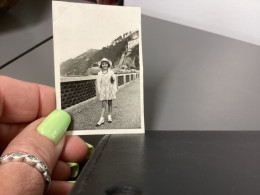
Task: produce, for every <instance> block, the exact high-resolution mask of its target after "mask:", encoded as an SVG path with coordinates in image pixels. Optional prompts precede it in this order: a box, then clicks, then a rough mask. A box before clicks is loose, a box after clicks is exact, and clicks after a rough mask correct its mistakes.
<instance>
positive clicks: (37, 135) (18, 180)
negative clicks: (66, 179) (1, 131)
mask: <svg viewBox="0 0 260 195" xmlns="http://www.w3.org/2000/svg"><path fill="white" fill-rule="evenodd" d="M70 121H71V119H70V116H69V115H68V114H67V113H66V112H65V111H62V110H55V111H53V112H52V113H51V114H50V115H48V116H47V117H46V118H45V119H44V120H43V118H42V119H38V120H36V121H34V122H33V123H31V124H30V125H28V126H27V127H26V128H25V129H24V130H23V131H22V132H21V133H19V134H18V135H17V136H16V137H15V138H14V139H13V140H12V141H11V142H10V144H9V145H8V146H7V148H6V149H5V151H4V152H3V154H2V156H3V155H6V154H10V153H13V152H23V153H26V154H32V155H34V156H36V157H37V158H39V159H40V160H42V161H43V162H44V163H45V164H46V165H47V167H48V169H49V171H50V172H52V170H53V168H54V167H55V164H56V162H57V160H58V158H59V155H60V153H61V151H62V148H63V146H64V142H65V136H63V135H64V134H65V132H66V130H67V128H68V126H69V124H70ZM0 172H1V174H4V175H5V176H4V177H2V176H1V178H0V183H1V184H2V183H3V182H4V183H5V185H4V187H1V188H3V189H1V191H2V190H4V192H6V193H5V194H10V193H11V194H16V192H17V194H23V193H24V194H27V193H28V192H31V193H32V194H42V193H43V191H44V186H45V180H44V179H43V176H42V174H41V173H40V172H39V171H38V170H37V169H35V168H33V167H32V166H30V165H28V164H26V163H24V162H9V163H5V164H2V165H1V166H0ZM10 175H11V176H12V177H10ZM2 178H4V180H3V179H2ZM2 181H3V182H2ZM17 184H19V185H17ZM8 190H10V191H8ZM2 192H3V191H2ZM9 192H10V193H9Z"/></svg>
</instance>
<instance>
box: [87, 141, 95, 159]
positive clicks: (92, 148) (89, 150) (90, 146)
mask: <svg viewBox="0 0 260 195" xmlns="http://www.w3.org/2000/svg"><path fill="white" fill-rule="evenodd" d="M85 143H86V145H87V147H88V154H87V156H86V159H89V158H90V157H91V155H92V154H93V152H94V150H95V148H94V146H92V145H91V144H89V143H87V142H85Z"/></svg>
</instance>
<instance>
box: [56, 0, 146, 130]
mask: <svg viewBox="0 0 260 195" xmlns="http://www.w3.org/2000/svg"><path fill="white" fill-rule="evenodd" d="M53 36H54V37H53V40H54V60H55V86H56V98H57V108H58V109H63V110H65V111H67V112H68V113H69V114H70V116H71V118H72V122H71V125H70V127H69V129H68V134H77V135H85V134H124V133H144V106H143V58H142V40H141V37H142V35H141V9H140V8H138V7H123V6H108V5H96V4H88V3H72V2H62V1H53Z"/></svg>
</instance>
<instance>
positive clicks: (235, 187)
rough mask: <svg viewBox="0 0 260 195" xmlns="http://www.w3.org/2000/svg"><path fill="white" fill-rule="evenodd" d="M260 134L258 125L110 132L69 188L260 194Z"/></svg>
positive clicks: (87, 191)
mask: <svg viewBox="0 0 260 195" xmlns="http://www.w3.org/2000/svg"><path fill="white" fill-rule="evenodd" d="M259 140H260V132H254V131H250V132H239V131H219V132H216V131H213V132H212V131H211V132H207V131H203V132H202V131H186V132H183V131H182V132H180V131H179V132H178V131H175V132H170V131H163V132H156V131H148V132H146V134H145V135H106V136H104V137H103V139H102V140H101V141H100V142H99V144H98V146H97V148H96V151H95V153H94V155H93V156H92V158H91V159H90V160H89V162H88V163H87V165H86V166H85V168H84V169H83V171H82V172H81V174H80V176H79V178H78V180H77V182H76V184H75V187H74V188H73V190H72V192H71V194H73V195H74V194H95V195H96V194H97V195H98V194H106V192H105V191H106V190H108V189H111V188H113V187H114V188H113V190H115V189H122V188H123V190H125V191H128V193H121V194H131V193H130V192H136V193H132V194H149V195H150V194H211V195H214V194H229V195H230V194H235V195H238V194H260V185H259V182H260V141H259ZM126 186H128V187H126ZM111 194H120V193H111Z"/></svg>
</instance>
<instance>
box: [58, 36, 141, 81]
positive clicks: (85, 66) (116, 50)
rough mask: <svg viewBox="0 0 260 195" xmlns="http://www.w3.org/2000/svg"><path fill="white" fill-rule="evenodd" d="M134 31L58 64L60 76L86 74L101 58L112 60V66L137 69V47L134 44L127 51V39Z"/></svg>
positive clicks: (128, 39)
mask: <svg viewBox="0 0 260 195" xmlns="http://www.w3.org/2000/svg"><path fill="white" fill-rule="evenodd" d="M137 33H138V31H137V32H135V33H131V32H130V33H125V34H124V35H123V37H122V36H119V37H117V38H116V39H115V40H113V41H112V42H111V44H110V45H109V46H107V47H103V48H102V49H101V50H95V49H90V50H88V51H87V52H84V53H82V54H80V55H79V56H77V57H75V58H73V59H69V60H67V61H65V62H63V63H62V64H61V66H60V73H61V76H65V77H66V76H87V75H88V74H89V69H90V68H91V67H92V65H93V64H97V63H98V62H99V61H100V60H101V59H102V58H104V57H105V58H108V59H110V60H111V61H112V63H113V67H120V66H121V65H126V66H127V67H128V68H129V69H135V68H137V69H139V56H138V55H139V47H137V46H138V45H137V46H135V47H133V48H132V49H131V51H127V48H128V44H129V41H131V40H132V37H133V36H132V35H133V34H135V35H136V34H137Z"/></svg>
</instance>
